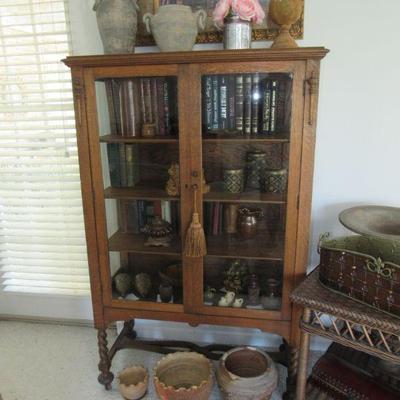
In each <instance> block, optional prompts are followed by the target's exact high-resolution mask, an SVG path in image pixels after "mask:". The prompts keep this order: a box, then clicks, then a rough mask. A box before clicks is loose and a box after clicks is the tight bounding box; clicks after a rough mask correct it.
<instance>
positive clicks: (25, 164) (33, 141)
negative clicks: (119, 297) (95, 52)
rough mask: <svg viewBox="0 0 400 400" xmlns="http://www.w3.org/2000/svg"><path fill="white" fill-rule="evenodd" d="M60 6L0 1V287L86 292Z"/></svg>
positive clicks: (51, 0)
mask: <svg viewBox="0 0 400 400" xmlns="http://www.w3.org/2000/svg"><path fill="white" fill-rule="evenodd" d="M69 50H70V41H69V22H68V13H67V1H66V0H65V1H64V0H2V1H0V278H1V281H0V283H1V284H2V289H3V290H4V291H10V292H29V293H48V294H71V295H77V294H78V295H81V294H88V293H89V279H88V267H87V256H86V243H85V235H84V226H83V212H82V200H81V191H80V179H79V167H78V157H77V148H76V132H75V124H74V112H73V102H72V89H71V79H70V73H69V70H68V69H67V68H66V67H65V66H64V65H63V64H62V63H60V59H61V58H63V57H65V56H66V55H67V54H68V53H69Z"/></svg>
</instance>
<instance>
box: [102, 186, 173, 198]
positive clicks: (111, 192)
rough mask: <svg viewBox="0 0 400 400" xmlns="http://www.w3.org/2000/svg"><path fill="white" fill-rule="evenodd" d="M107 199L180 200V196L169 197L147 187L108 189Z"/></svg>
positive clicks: (105, 195) (164, 193)
mask: <svg viewBox="0 0 400 400" xmlns="http://www.w3.org/2000/svg"><path fill="white" fill-rule="evenodd" d="M104 197H105V198H106V199H124V200H129V199H132V200H179V196H168V194H167V192H166V191H165V190H163V189H157V188H154V189H153V188H148V187H147V188H146V187H133V188H127V187H122V188H118V187H111V186H110V187H108V188H107V189H105V190H104Z"/></svg>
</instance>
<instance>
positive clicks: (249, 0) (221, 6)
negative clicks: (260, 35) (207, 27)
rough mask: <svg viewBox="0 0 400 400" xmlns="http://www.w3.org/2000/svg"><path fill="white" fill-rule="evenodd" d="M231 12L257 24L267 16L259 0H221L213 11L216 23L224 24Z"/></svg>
mask: <svg viewBox="0 0 400 400" xmlns="http://www.w3.org/2000/svg"><path fill="white" fill-rule="evenodd" d="M229 13H231V14H232V15H237V16H238V17H239V18H240V19H243V20H245V21H252V22H255V23H256V24H261V23H262V21H263V20H264V18H265V12H264V10H263V9H262V8H261V6H260V3H259V2H258V0H219V1H218V3H217V4H216V5H215V8H214V11H213V19H214V22H215V24H216V25H218V26H222V25H223V24H224V19H225V17H226V16H227V15H228V14H229Z"/></svg>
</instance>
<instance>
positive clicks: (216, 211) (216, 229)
mask: <svg viewBox="0 0 400 400" xmlns="http://www.w3.org/2000/svg"><path fill="white" fill-rule="evenodd" d="M212 224H213V228H212V234H213V235H218V233H219V202H216V203H214V207H213V220H212Z"/></svg>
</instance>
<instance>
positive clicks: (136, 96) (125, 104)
mask: <svg viewBox="0 0 400 400" xmlns="http://www.w3.org/2000/svg"><path fill="white" fill-rule="evenodd" d="M120 117H121V134H122V135H123V136H140V129H141V126H142V110H141V107H140V91H139V87H138V82H137V80H134V79H124V80H123V81H122V82H121V85H120Z"/></svg>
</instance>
